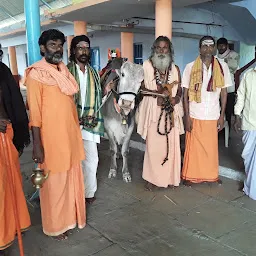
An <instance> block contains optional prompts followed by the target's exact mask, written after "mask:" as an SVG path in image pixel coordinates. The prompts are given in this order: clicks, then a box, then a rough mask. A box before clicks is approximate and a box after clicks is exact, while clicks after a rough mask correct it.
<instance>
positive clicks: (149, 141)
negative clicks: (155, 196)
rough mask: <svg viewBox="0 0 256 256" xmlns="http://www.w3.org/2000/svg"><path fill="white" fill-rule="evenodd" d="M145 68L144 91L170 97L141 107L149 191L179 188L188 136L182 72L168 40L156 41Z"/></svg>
mask: <svg viewBox="0 0 256 256" xmlns="http://www.w3.org/2000/svg"><path fill="white" fill-rule="evenodd" d="M143 68H144V85H142V88H143V90H144V91H147V92H148V93H153V94H154V93H159V94H164V95H166V96H167V97H166V98H163V97H155V96H153V95H152V96H144V98H143V100H142V102H141V104H140V106H139V111H138V128H137V129H138V130H137V131H138V133H139V134H140V135H141V136H142V138H143V139H145V140H146V152H145V156H144V164H143V179H144V180H146V181H147V184H146V189H147V190H149V191H151V190H152V189H153V188H154V187H155V186H157V187H164V188H166V187H168V186H179V184H180V169H181V153H180V134H182V133H184V128H183V122H182V112H183V109H182V105H181V102H180V98H181V94H182V89H181V86H180V72H179V68H178V66H176V65H175V64H174V61H173V47H172V43H171V41H170V40H169V38H168V37H165V36H160V37H158V38H157V39H156V40H155V42H154V44H153V47H152V53H151V56H150V58H149V60H146V61H145V62H144V63H143ZM168 102H169V105H168ZM161 112H162V116H161ZM165 117H167V119H165Z"/></svg>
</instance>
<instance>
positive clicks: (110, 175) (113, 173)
mask: <svg viewBox="0 0 256 256" xmlns="http://www.w3.org/2000/svg"><path fill="white" fill-rule="evenodd" d="M115 177H116V170H115V169H110V171H109V173H108V178H109V179H111V178H115Z"/></svg>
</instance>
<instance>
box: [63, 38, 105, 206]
mask: <svg viewBox="0 0 256 256" xmlns="http://www.w3.org/2000/svg"><path fill="white" fill-rule="evenodd" d="M89 61H90V39H89V38H88V37H87V36H86V35H80V36H76V37H74V38H73V40H72V42H71V46H70V63H69V64H68V69H69V71H70V72H71V74H72V75H73V76H74V77H75V79H76V81H77V83H78V85H79V89H80V90H79V92H78V93H77V94H76V95H75V103H76V107H77V112H78V118H79V120H80V127H81V130H82V137H83V144H84V150H85V155H86V159H85V160H83V161H82V168H83V173H84V185H85V198H86V202H87V203H89V204H91V203H93V202H94V201H95V192H96V190H97V178H96V173H97V168H98V162H99V157H98V149H97V143H100V136H104V126H103V117H102V114H101V110H100V106H101V103H102V93H101V86H100V77H99V74H98V72H97V71H96V70H94V69H93V68H92V67H91V66H90V64H89Z"/></svg>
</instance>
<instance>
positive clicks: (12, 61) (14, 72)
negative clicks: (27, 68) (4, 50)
mask: <svg viewBox="0 0 256 256" xmlns="http://www.w3.org/2000/svg"><path fill="white" fill-rule="evenodd" d="M8 53H9V60H10V69H11V71H12V75H13V77H14V79H15V81H16V82H17V83H18V84H19V72H18V65H17V57H16V48H15V46H9V47H8Z"/></svg>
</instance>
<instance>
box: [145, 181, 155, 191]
mask: <svg viewBox="0 0 256 256" xmlns="http://www.w3.org/2000/svg"><path fill="white" fill-rule="evenodd" d="M154 187H155V185H154V184H152V183H150V182H147V183H146V185H145V190H147V191H153V189H154Z"/></svg>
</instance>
